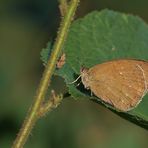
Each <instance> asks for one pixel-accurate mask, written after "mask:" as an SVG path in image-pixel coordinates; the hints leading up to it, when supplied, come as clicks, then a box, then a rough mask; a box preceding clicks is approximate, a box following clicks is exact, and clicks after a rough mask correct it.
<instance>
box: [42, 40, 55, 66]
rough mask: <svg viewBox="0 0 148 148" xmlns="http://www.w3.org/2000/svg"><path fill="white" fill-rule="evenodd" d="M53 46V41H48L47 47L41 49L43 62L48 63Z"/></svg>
mask: <svg viewBox="0 0 148 148" xmlns="http://www.w3.org/2000/svg"><path fill="white" fill-rule="evenodd" d="M51 47H52V44H51V42H48V43H47V47H46V48H43V49H42V50H41V57H40V58H41V60H42V61H43V64H44V65H46V64H47V61H48V58H49V57H50V53H51Z"/></svg>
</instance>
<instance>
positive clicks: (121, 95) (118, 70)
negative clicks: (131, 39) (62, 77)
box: [81, 59, 148, 111]
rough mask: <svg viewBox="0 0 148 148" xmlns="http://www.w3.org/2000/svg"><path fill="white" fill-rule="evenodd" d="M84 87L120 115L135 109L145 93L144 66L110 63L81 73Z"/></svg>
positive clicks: (147, 84)
mask: <svg viewBox="0 0 148 148" xmlns="http://www.w3.org/2000/svg"><path fill="white" fill-rule="evenodd" d="M81 79H82V83H83V84H84V87H85V88H86V89H90V90H91V91H92V92H93V93H94V94H95V95H96V96H97V97H98V98H100V99H101V100H103V101H104V102H107V103H109V104H110V105H112V106H114V107H115V108H116V109H118V110H120V111H129V110H131V109H133V108H135V107H136V106H137V105H138V104H139V102H140V101H141V100H142V98H143V96H144V95H145V94H146V93H147V91H148V62H146V61H140V60H129V59H122V60H114V61H109V62H105V63H102V64H98V65H95V66H93V67H92V68H90V69H87V68H83V69H81Z"/></svg>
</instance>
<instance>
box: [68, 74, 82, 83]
mask: <svg viewBox="0 0 148 148" xmlns="http://www.w3.org/2000/svg"><path fill="white" fill-rule="evenodd" d="M80 77H81V75H79V76H78V77H77V78H76V79H75V80H74V81H73V82H70V83H68V84H74V83H76V82H77V81H78V80H79V79H80Z"/></svg>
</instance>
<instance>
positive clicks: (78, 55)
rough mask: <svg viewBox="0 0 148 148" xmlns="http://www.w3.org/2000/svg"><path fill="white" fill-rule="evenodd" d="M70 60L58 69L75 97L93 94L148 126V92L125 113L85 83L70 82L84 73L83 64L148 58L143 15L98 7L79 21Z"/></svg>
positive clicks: (68, 44) (70, 45)
mask: <svg viewBox="0 0 148 148" xmlns="http://www.w3.org/2000/svg"><path fill="white" fill-rule="evenodd" d="M64 53H65V54H66V64H65V65H64V66H63V67H62V68H61V69H59V70H58V71H56V73H57V74H58V75H59V76H62V77H63V78H64V79H65V82H66V84H67V86H68V88H69V92H70V94H71V95H72V96H73V97H74V98H77V99H79V98H89V99H91V100H94V101H96V102H99V103H100V104H103V105H105V106H106V107H108V108H109V109H111V110H112V111H114V112H115V113H117V114H119V115H120V116H122V117H124V118H126V119H128V120H130V121H132V122H135V123H136V124H138V125H140V126H142V127H144V128H146V129H148V109H147V107H148V95H146V96H145V97H144V98H143V100H142V101H141V103H140V104H139V105H138V106H137V107H136V108H135V109H133V110H131V111H129V112H126V113H122V112H118V111H116V109H115V108H113V107H111V106H109V105H107V104H105V103H103V102H102V101H101V100H100V99H99V98H96V97H91V95H90V92H89V91H87V90H86V89H84V87H83V85H80V86H79V87H76V84H71V85H69V84H68V83H69V82H72V81H74V80H75V79H76V78H77V77H78V76H79V75H80V68H81V67H87V68H90V67H92V66H94V65H96V64H99V63H103V62H105V61H109V60H113V59H121V58H130V59H132V58H133V59H142V60H147V59H148V26H147V24H145V23H144V22H143V21H142V20H141V19H140V18H139V17H137V16H132V15H126V14H123V13H118V12H114V11H110V10H103V11H101V12H98V11H94V12H92V13H90V14H88V15H87V16H85V17H84V18H82V19H79V20H77V21H75V22H74V23H73V24H72V26H71V29H70V32H69V35H68V39H67V41H66V44H65V47H64ZM104 91H105V90H104Z"/></svg>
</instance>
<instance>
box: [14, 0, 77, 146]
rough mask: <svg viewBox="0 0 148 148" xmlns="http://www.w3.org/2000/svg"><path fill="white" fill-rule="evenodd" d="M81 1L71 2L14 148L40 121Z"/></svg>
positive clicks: (22, 144) (19, 144) (23, 141)
mask: <svg viewBox="0 0 148 148" xmlns="http://www.w3.org/2000/svg"><path fill="white" fill-rule="evenodd" d="M78 3H79V0H71V1H70V4H69V7H68V9H67V13H66V15H65V16H64V17H63V19H62V22H61V25H60V28H59V31H58V35H57V39H56V41H55V44H54V47H53V51H52V53H51V56H50V59H49V61H48V63H47V66H46V69H45V71H44V73H43V77H42V79H41V81H40V84H39V88H38V89H37V93H36V96H35V100H34V103H33V104H32V106H31V108H30V110H29V112H28V114H27V116H26V119H25V121H24V123H23V125H22V128H21V129H20V131H19V133H18V135H17V137H16V140H15V141H14V143H13V146H12V148H23V146H24V144H25V142H26V140H27V138H28V136H29V134H30V133H31V130H32V128H33V126H34V125H35V123H36V121H37V120H38V118H39V117H38V111H39V110H40V107H41V105H42V103H43V100H44V98H45V95H46V92H47V88H48V86H49V83H50V79H51V77H52V74H53V72H54V70H55V66H56V62H57V59H58V57H59V54H60V52H61V50H62V48H63V45H64V41H65V39H66V37H67V34H68V30H69V27H70V24H71V22H72V20H73V17H74V14H75V11H76V8H77V6H78Z"/></svg>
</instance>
